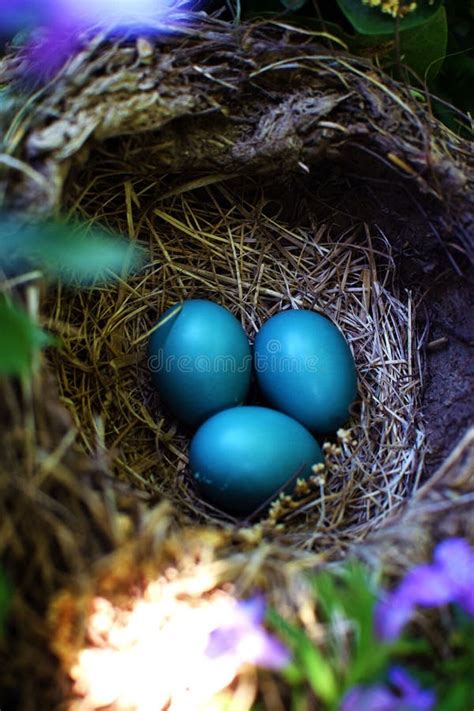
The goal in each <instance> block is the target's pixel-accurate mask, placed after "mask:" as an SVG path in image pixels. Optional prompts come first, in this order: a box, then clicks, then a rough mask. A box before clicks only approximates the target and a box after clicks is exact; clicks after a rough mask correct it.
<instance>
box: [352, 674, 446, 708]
mask: <svg viewBox="0 0 474 711" xmlns="http://www.w3.org/2000/svg"><path fill="white" fill-rule="evenodd" d="M388 679H389V682H390V686H387V685H386V684H375V685H374V686H354V687H353V688H352V689H350V690H349V691H348V692H347V694H346V695H345V696H344V698H343V700H342V703H341V706H340V709H339V711H431V709H433V708H434V705H435V703H436V695H435V693H434V691H432V690H431V689H422V688H421V687H420V685H419V684H418V682H416V681H415V680H414V679H412V678H411V676H410V675H409V674H408V673H407V672H406V671H405V670H404V669H401V668H400V667H392V669H391V670H390V672H389V676H388Z"/></svg>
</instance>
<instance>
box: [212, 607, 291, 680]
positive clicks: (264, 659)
mask: <svg viewBox="0 0 474 711" xmlns="http://www.w3.org/2000/svg"><path fill="white" fill-rule="evenodd" d="M264 617H265V599H264V597H263V595H256V596H254V597H252V598H249V599H248V600H241V601H239V602H238V603H237V604H236V606H235V608H234V611H233V614H232V615H231V616H230V618H229V621H228V623H227V624H225V625H221V626H220V627H217V628H216V629H214V630H212V632H211V633H210V635H209V640H208V644H207V648H206V655H207V656H209V657H210V658H216V657H220V656H222V655H225V656H229V657H231V658H233V659H234V660H235V661H236V664H237V665H239V664H244V663H248V664H256V665H258V666H262V667H266V668H268V669H281V668H282V667H284V666H286V665H287V664H288V663H289V661H290V654H289V652H288V650H287V648H286V647H285V646H284V645H283V644H282V643H281V642H280V640H278V639H277V638H276V637H274V636H273V635H271V634H270V633H269V632H267V631H266V630H265V629H264V627H262V622H263V619H264Z"/></svg>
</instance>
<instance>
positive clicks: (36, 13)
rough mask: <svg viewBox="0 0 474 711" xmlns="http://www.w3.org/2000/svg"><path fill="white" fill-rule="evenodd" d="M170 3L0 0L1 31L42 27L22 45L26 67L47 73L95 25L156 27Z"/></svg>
mask: <svg viewBox="0 0 474 711" xmlns="http://www.w3.org/2000/svg"><path fill="white" fill-rule="evenodd" d="M189 1H190V5H191V3H192V0H189ZM175 4H176V0H81V1H80V2H78V1H77V0H31V2H29V0H0V31H1V30H2V29H3V30H5V31H7V32H10V31H13V32H16V31H18V30H19V29H22V28H24V27H25V26H27V25H33V26H36V27H41V29H42V32H43V34H42V37H41V38H40V39H39V40H35V39H33V40H32V41H31V42H30V45H29V46H28V48H27V67H26V73H27V74H28V73H31V74H32V75H33V76H34V77H36V78H43V79H47V78H49V77H50V76H51V75H53V74H54V73H55V72H57V71H58V70H59V69H60V68H61V67H62V66H63V65H64V63H65V62H66V61H67V60H68V59H69V58H70V57H71V56H72V55H73V54H74V53H75V52H76V51H77V50H78V49H79V48H80V47H81V46H82V44H83V43H84V40H87V38H88V37H92V36H93V35H94V34H97V32H100V31H106V32H108V33H111V34H116V33H117V32H120V33H123V32H124V31H125V32H127V33H128V34H130V33H132V34H134V35H137V34H139V33H141V32H153V31H156V30H159V23H162V22H163V21H164V20H165V19H166V18H167V16H168V15H169V13H170V10H171V9H172V7H173V5H175ZM181 9H183V5H181ZM81 35H84V37H83V38H82V41H81V40H80V39H79V38H80V36H81Z"/></svg>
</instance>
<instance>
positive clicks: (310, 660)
mask: <svg viewBox="0 0 474 711" xmlns="http://www.w3.org/2000/svg"><path fill="white" fill-rule="evenodd" d="M267 619H268V621H269V622H270V624H271V625H272V626H273V627H274V629H275V630H276V631H277V632H278V633H279V635H280V637H281V638H282V639H283V640H284V641H285V642H286V644H287V645H288V646H289V647H290V648H291V649H292V651H293V654H294V657H295V665H296V666H297V667H299V670H300V671H301V672H302V673H303V674H304V676H305V677H306V679H307V681H308V683H309V684H310V686H311V688H312V689H313V691H314V693H315V694H316V695H317V696H318V697H319V698H321V699H322V701H324V702H325V703H326V704H330V705H331V704H335V702H336V701H337V700H338V699H339V696H340V693H339V688H338V683H337V679H336V676H335V674H334V671H333V669H332V667H331V665H330V663H329V662H328V661H327V660H326V659H325V658H324V656H323V653H322V652H321V651H320V650H319V649H318V647H316V646H315V645H314V644H313V643H312V642H311V640H310V639H308V637H307V636H306V634H305V633H304V632H303V631H302V630H300V629H299V628H298V627H296V626H295V625H292V624H290V623H289V622H287V621H286V620H285V619H283V617H281V616H280V615H279V614H278V613H277V612H276V611H275V610H272V609H269V610H268V611H267Z"/></svg>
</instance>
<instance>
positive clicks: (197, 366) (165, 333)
mask: <svg viewBox="0 0 474 711" xmlns="http://www.w3.org/2000/svg"><path fill="white" fill-rule="evenodd" d="M148 355H149V358H148V362H149V367H150V371H151V376H152V380H153V382H154V384H155V386H156V387H157V389H158V391H159V393H160V396H161V399H162V401H163V402H164V403H166V405H167V406H168V407H169V409H170V410H171V411H172V412H173V413H174V414H175V415H176V417H177V418H178V419H179V420H181V421H182V422H184V423H186V424H187V425H190V426H191V427H196V426H198V425H199V424H200V423H201V422H203V421H204V420H205V419H207V418H208V417H210V416H211V415H213V414H215V413H216V412H219V411H220V410H225V409H227V408H229V407H233V406H236V405H240V404H242V403H243V402H244V400H245V398H246V397H247V393H248V389H249V385H250V378H251V372H252V357H251V351H250V346H249V342H248V339H247V336H246V335H245V332H244V330H243V328H242V326H241V324H240V323H239V322H238V321H237V319H236V318H235V317H234V316H233V315H232V314H231V313H230V311H227V309H225V308H224V307H222V306H219V305H218V304H216V303H214V302H213V301H206V300H204V299H192V300H189V301H185V302H184V303H182V304H176V305H175V306H172V307H171V308H169V309H168V310H167V311H166V312H165V313H164V314H163V316H162V317H161V319H160V321H159V322H158V327H157V328H155V330H154V331H153V333H152V334H151V336H150V342H149V353H148Z"/></svg>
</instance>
